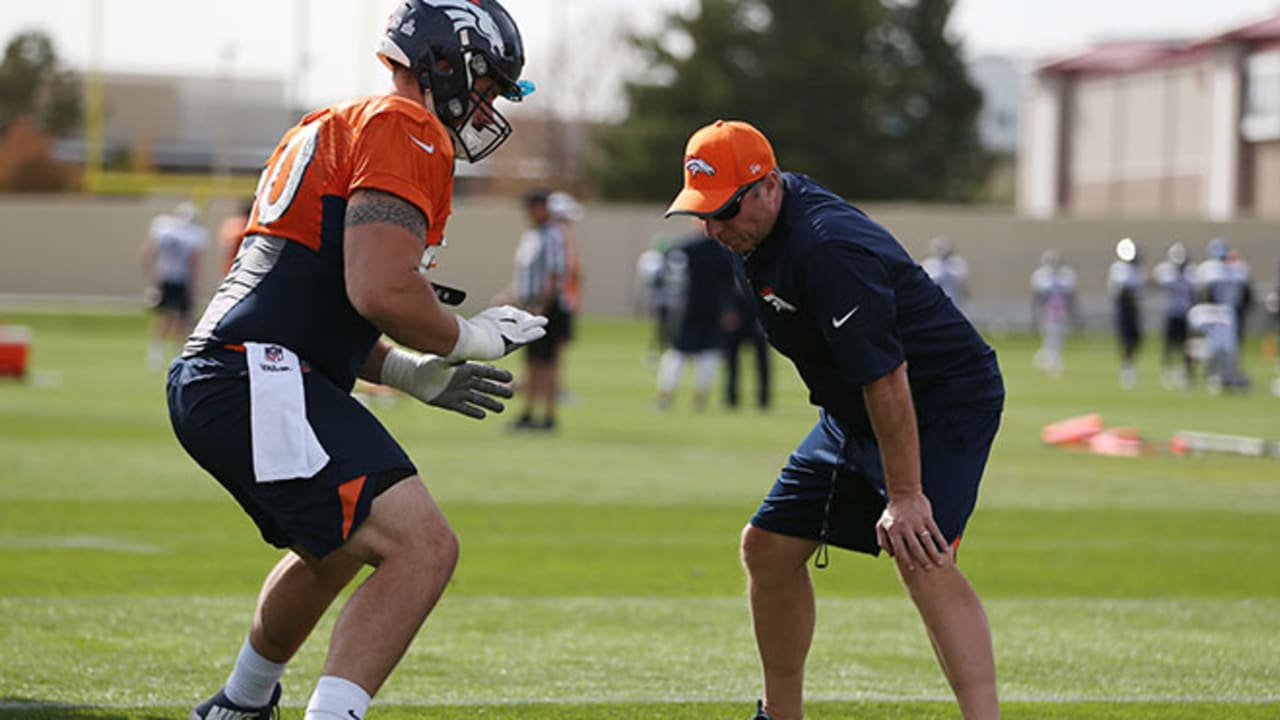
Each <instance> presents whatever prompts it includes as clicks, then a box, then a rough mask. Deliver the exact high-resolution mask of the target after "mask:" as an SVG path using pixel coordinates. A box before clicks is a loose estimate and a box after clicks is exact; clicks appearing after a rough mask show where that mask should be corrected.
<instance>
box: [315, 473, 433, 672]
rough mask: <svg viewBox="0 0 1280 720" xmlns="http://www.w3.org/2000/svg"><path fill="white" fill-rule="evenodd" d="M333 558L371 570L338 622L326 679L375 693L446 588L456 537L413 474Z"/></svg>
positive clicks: (379, 502)
mask: <svg viewBox="0 0 1280 720" xmlns="http://www.w3.org/2000/svg"><path fill="white" fill-rule="evenodd" d="M333 554H334V555H338V554H342V555H345V556H351V557H354V558H358V559H360V560H363V561H364V562H365V563H367V564H369V565H373V566H375V570H374V571H373V573H372V574H370V575H369V577H368V578H367V579H366V580H365V581H364V582H363V583H362V584H361V585H360V587H359V588H357V589H356V591H355V593H353V594H352V595H351V598H350V599H349V600H347V604H346V606H345V607H343V609H342V613H341V614H340V615H339V616H338V622H337V624H336V625H335V626H334V628H333V638H332V640H331V641H330V643H329V655H328V657H327V658H326V659H325V664H324V674H325V675H333V676H337V677H340V678H345V679H347V680H350V681H351V682H354V683H356V684H357V685H359V686H360V687H362V688H364V689H365V690H366V691H367V692H368V693H369V694H370V695H374V694H376V693H377V692H378V689H379V688H381V687H382V683H383V682H384V681H385V680H386V679H387V676H388V675H390V674H391V670H392V669H393V668H395V666H396V663H398V662H400V658H401V657H402V656H403V655H404V652H405V650H407V649H408V647H409V643H411V642H412V641H413V638H414V636H415V635H416V634H417V632H418V628H419V627H421V625H422V622H423V621H424V620H426V618H427V614H428V613H430V612H431V609H432V608H433V607H435V604H436V601H437V600H439V599H440V595H441V594H442V593H443V592H444V588H445V585H447V584H448V583H449V578H450V577H451V576H452V575H453V569H454V567H455V566H456V565H457V562H458V538H457V536H456V535H454V533H453V530H452V529H450V527H449V523H448V521H447V520H446V519H445V517H444V513H442V512H441V511H440V508H439V507H438V506H437V505H436V503H435V500H433V499H432V498H431V494H430V493H429V492H427V488H426V487H425V486H424V485H423V484H422V481H421V480H419V479H418V478H417V477H416V476H413V477H408V478H405V479H404V480H401V481H400V482H398V483H396V484H395V485H394V486H392V487H391V488H390V489H389V490H387V491H386V492H384V493H383V494H382V495H379V496H378V498H377V499H375V500H374V501H373V506H372V508H371V509H370V511H369V517H368V518H367V519H366V520H365V522H364V524H363V525H361V526H360V528H359V529H358V530H356V532H355V533H353V534H352V536H351V539H350V540H348V541H347V543H346V544H345V545H343V546H342V548H341V549H339V550H337V551H335V553H333ZM325 560H326V561H328V560H329V558H327V557H326V558H325ZM344 567H345V566H344Z"/></svg>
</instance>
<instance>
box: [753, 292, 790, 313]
mask: <svg viewBox="0 0 1280 720" xmlns="http://www.w3.org/2000/svg"><path fill="white" fill-rule="evenodd" d="M760 299H761V300H763V301H765V302H767V303H769V304H770V305H772V306H773V309H774V310H777V311H778V312H795V311H796V306H795V305H792V304H791V303H789V302H787V301H786V300H783V299H782V298H780V297H778V296H777V295H775V294H774V292H773V288H765V289H763V290H761V291H760Z"/></svg>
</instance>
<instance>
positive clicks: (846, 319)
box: [831, 305, 862, 328]
mask: <svg viewBox="0 0 1280 720" xmlns="http://www.w3.org/2000/svg"><path fill="white" fill-rule="evenodd" d="M861 307H862V306H861V305H854V306H853V309H852V310H850V311H849V312H847V313H845V314H844V317H842V318H831V327H833V328H839V327H840V326H841V325H844V324H845V323H847V322H849V318H851V317H853V314H854V313H856V312H858V308H861Z"/></svg>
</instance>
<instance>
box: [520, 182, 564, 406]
mask: <svg viewBox="0 0 1280 720" xmlns="http://www.w3.org/2000/svg"><path fill="white" fill-rule="evenodd" d="M550 198H551V191H549V190H547V189H545V188H535V189H533V190H530V191H529V192H527V193H525V196H524V209H525V216H526V218H527V220H528V223H529V227H528V229H526V230H525V231H524V233H523V234H522V235H521V236H520V242H519V244H518V245H517V246H516V258H515V278H514V280H513V282H512V285H511V291H510V292H512V293H514V296H515V302H516V304H517V305H518V306H519V307H521V308H523V309H525V310H526V311H528V312H531V313H533V314H535V315H541V316H543V317H546V318H547V333H546V335H544V336H543V337H542V338H541V339H539V340H537V341H535V342H533V343H530V344H529V347H527V348H525V350H524V366H525V374H524V378H523V379H522V380H521V382H520V387H521V390H522V392H523V393H524V410H523V411H521V413H520V417H519V418H518V419H517V420H516V422H515V425H514V428H515V429H517V430H546V431H550V430H554V429H555V428H556V409H557V406H558V405H559V396H560V350H561V349H562V347H563V341H564V338H565V332H566V331H567V327H568V325H567V324H568V320H569V317H568V313H567V312H566V311H565V304H564V301H563V294H564V282H565V277H566V275H567V272H568V262H569V260H568V253H567V252H566V249H565V242H564V231H563V228H562V227H561V224H560V223H558V222H556V220H555V218H554V217H553V216H552V214H551V207H550V205H549V200H550ZM539 410H541V414H542V416H541V417H540V418H539V417H536V416H537V414H538V412H539Z"/></svg>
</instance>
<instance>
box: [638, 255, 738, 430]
mask: <svg viewBox="0 0 1280 720" xmlns="http://www.w3.org/2000/svg"><path fill="white" fill-rule="evenodd" d="M663 276H664V277H663V284H664V285H665V286H666V287H667V288H668V289H670V290H671V292H672V294H673V298H674V304H673V306H672V310H671V312H672V318H671V327H672V333H671V347H669V348H667V349H666V350H665V351H663V353H662V357H661V358H660V359H659V361H658V396H657V401H656V406H657V408H658V409H659V410H666V409H667V408H669V407H671V403H672V402H674V400H675V393H676V389H677V388H678V387H679V386H680V378H681V375H682V374H683V371H684V366H685V364H686V363H692V364H693V408H694V409H695V410H704V409H706V407H707V401H708V398H709V397H710V395H711V384H712V382H713V381H714V380H715V375H716V371H717V370H718V369H719V367H720V359H721V356H722V355H723V353H724V347H725V329H724V328H725V316H726V314H727V313H728V312H729V311H730V310H731V307H730V305H729V303H730V298H731V291H730V284H731V283H732V282H733V266H732V265H731V264H730V257H729V253H727V252H725V249H724V248H722V247H720V244H719V243H717V242H716V241H715V240H712V239H711V238H709V237H707V236H706V235H705V234H704V233H702V232H701V231H699V232H695V233H693V234H691V235H689V236H687V237H686V238H685V239H684V240H681V241H678V242H677V243H676V244H675V246H674V247H672V248H671V249H670V250H668V251H667V255H666V266H665V268H664V270H663Z"/></svg>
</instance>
